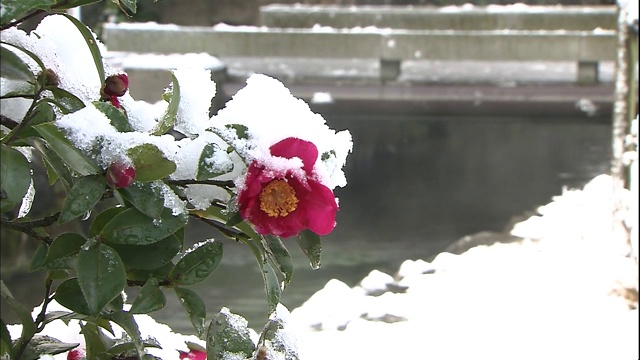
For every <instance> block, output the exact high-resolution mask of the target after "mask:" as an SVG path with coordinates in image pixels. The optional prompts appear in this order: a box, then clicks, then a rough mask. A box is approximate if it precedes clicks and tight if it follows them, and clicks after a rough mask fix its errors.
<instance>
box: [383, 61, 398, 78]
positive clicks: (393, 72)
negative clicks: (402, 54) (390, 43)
mask: <svg viewBox="0 0 640 360" xmlns="http://www.w3.org/2000/svg"><path fill="white" fill-rule="evenodd" d="M400 65H401V61H400V60H389V59H380V79H381V80H382V82H387V81H393V80H397V79H398V77H399V76H400Z"/></svg>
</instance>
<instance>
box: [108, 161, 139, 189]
mask: <svg viewBox="0 0 640 360" xmlns="http://www.w3.org/2000/svg"><path fill="white" fill-rule="evenodd" d="M135 180H136V169H135V168H133V167H131V166H128V165H125V164H123V163H120V162H117V163H113V164H111V166H109V168H108V169H107V184H109V185H110V186H113V187H116V188H118V189H123V188H126V187H129V186H130V185H131V184H133V182H134V181H135Z"/></svg>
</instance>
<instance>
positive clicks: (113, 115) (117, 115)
mask: <svg viewBox="0 0 640 360" xmlns="http://www.w3.org/2000/svg"><path fill="white" fill-rule="evenodd" d="M93 105H94V106H95V107H96V109H98V110H100V112H102V113H103V114H105V115H106V116H107V117H108V118H109V121H110V122H111V125H112V126H113V127H114V128H116V130H118V131H119V132H131V131H133V128H132V127H131V125H130V124H129V119H127V117H126V115H125V114H124V113H123V112H122V110H120V109H118V108H116V107H115V106H113V105H111V103H109V102H102V101H94V102H93Z"/></svg>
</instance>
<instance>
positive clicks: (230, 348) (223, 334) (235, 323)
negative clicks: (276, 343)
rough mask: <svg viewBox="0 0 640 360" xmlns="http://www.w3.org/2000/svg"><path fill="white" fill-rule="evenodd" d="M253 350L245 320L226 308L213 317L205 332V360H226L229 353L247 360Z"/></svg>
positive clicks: (253, 346)
mask: <svg viewBox="0 0 640 360" xmlns="http://www.w3.org/2000/svg"><path fill="white" fill-rule="evenodd" d="M254 350H255V345H254V344H253V341H251V336H250V333H249V328H248V327H247V320H245V319H244V318H243V317H242V316H240V315H236V314H232V313H231V312H230V311H229V309H227V308H222V309H221V310H220V312H219V313H217V314H216V315H214V316H213V320H211V323H210V324H209V329H208V330H207V359H211V360H221V359H226V358H227V357H228V354H229V353H234V354H236V356H237V357H240V358H247V359H248V358H251V356H252V355H253V351H254Z"/></svg>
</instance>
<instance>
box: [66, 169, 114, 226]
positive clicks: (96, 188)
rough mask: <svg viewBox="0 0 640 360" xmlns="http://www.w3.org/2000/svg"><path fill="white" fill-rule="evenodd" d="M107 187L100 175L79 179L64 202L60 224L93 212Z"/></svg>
mask: <svg viewBox="0 0 640 360" xmlns="http://www.w3.org/2000/svg"><path fill="white" fill-rule="evenodd" d="M106 187H107V181H106V180H105V178H104V177H103V176H100V175H89V176H85V177H82V178H80V179H78V181H76V183H75V184H73V187H72V188H71V192H70V193H69V194H67V197H66V199H65V200H64V204H63V205H62V211H61V212H60V218H59V219H58V224H64V223H65V222H67V221H69V220H73V219H75V218H77V217H79V216H83V215H85V214H86V213H87V212H88V211H91V210H93V208H94V206H96V204H97V203H98V202H99V201H100V199H101V198H102V195H103V193H104V190H105V189H106Z"/></svg>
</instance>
